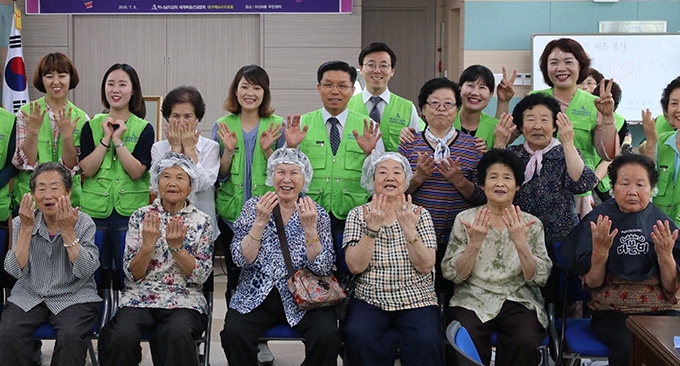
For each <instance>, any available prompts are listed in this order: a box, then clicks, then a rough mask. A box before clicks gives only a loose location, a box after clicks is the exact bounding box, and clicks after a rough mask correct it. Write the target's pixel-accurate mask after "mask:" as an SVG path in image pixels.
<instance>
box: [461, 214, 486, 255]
mask: <svg viewBox="0 0 680 366" xmlns="http://www.w3.org/2000/svg"><path fill="white" fill-rule="evenodd" d="M491 218H492V215H491V211H489V209H488V208H486V207H482V208H480V209H479V210H478V211H477V214H476V215H475V219H474V221H473V222H472V224H470V223H468V222H465V221H461V222H462V224H463V226H465V229H466V231H467V237H468V245H473V246H476V247H479V246H481V245H482V243H483V242H484V239H486V234H488V233H489V227H490V226H491Z"/></svg>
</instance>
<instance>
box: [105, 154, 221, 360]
mask: <svg viewBox="0 0 680 366" xmlns="http://www.w3.org/2000/svg"><path fill="white" fill-rule="evenodd" d="M196 177H197V173H196V167H195V166H194V164H193V162H192V161H191V159H189V158H188V157H187V156H186V155H183V154H178V153H175V152H170V153H167V154H166V155H165V156H163V158H162V159H161V160H159V161H158V162H156V163H155V164H154V165H153V166H152V168H151V189H153V190H156V191H157V192H158V195H159V197H158V198H156V200H155V201H154V203H153V204H151V205H149V206H146V207H142V208H140V209H138V210H136V211H135V212H134V213H133V214H132V216H131V217H130V224H129V229H128V233H127V237H126V240H125V254H124V258H123V271H124V272H125V277H126V278H125V289H124V290H123V293H122V296H121V300H120V303H121V307H120V308H119V309H118V312H117V313H116V315H115V316H114V317H113V319H111V320H110V321H109V322H108V323H107V324H106V326H105V327H104V328H103V329H102V331H101V336H100V338H99V353H100V355H101V359H102V364H103V365H138V364H139V362H140V361H141V359H142V354H141V350H142V349H141V346H140V344H139V342H140V340H141V338H142V336H143V335H146V334H148V335H149V340H150V342H151V355H152V357H153V361H154V364H156V365H191V364H196V362H197V360H198V355H197V353H196V345H195V339H197V338H198V337H200V336H201V334H202V333H203V332H204V331H205V329H206V326H207V302H206V299H205V297H204V296H203V292H202V289H203V283H204V282H205V281H206V280H207V279H208V276H209V275H210V272H211V271H212V256H213V244H212V243H213V240H212V235H213V232H212V231H213V228H212V225H211V223H210V222H211V221H210V218H209V217H208V215H206V214H205V213H203V212H201V211H199V210H198V209H197V208H196V206H194V204H193V203H192V202H191V201H190V200H188V199H187V197H188V196H189V194H190V193H191V191H192V190H193V189H195V187H196V180H197V178H196Z"/></svg>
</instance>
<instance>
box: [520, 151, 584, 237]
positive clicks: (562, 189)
mask: <svg viewBox="0 0 680 366" xmlns="http://www.w3.org/2000/svg"><path fill="white" fill-rule="evenodd" d="M508 150H510V151H512V152H513V153H514V154H515V155H517V157H519V159H520V160H521V161H522V164H524V165H526V164H527V163H528V162H529V159H531V156H530V155H529V153H528V152H527V151H526V149H524V146H523V145H517V146H509V147H508ZM596 184H597V177H596V176H595V173H593V171H592V170H590V168H588V167H587V166H584V167H583V173H581V178H580V179H579V180H578V182H574V181H572V180H571V178H570V177H569V174H568V173H567V162H566V160H565V159H564V149H563V148H562V145H559V146H556V147H554V148H552V149H551V150H550V151H548V152H547V153H546V154H545V155H544V156H543V168H542V169H541V174H540V175H534V178H533V179H531V180H530V181H529V182H528V183H525V184H524V185H522V187H521V188H520V190H519V191H518V192H517V195H516V196H515V204H516V205H518V206H519V207H520V208H521V209H522V211H525V212H528V213H530V214H532V215H534V216H536V217H538V218H539V219H540V220H541V222H542V223H543V226H544V227H545V242H546V243H550V242H551V241H554V240H561V239H563V238H564V237H565V236H567V234H569V231H571V229H572V228H573V227H574V226H576V224H578V215H577V214H576V203H575V200H574V195H575V194H581V193H586V192H589V191H590V190H591V189H593V187H595V185H596Z"/></svg>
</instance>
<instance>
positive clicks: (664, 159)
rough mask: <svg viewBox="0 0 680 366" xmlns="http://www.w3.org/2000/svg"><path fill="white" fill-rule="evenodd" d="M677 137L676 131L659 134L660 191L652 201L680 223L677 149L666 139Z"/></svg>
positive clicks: (657, 161) (658, 167)
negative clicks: (676, 169)
mask: <svg viewBox="0 0 680 366" xmlns="http://www.w3.org/2000/svg"><path fill="white" fill-rule="evenodd" d="M674 137H675V132H674V131H671V132H665V133H663V134H662V135H661V136H659V143H658V144H657V158H656V168H657V170H658V171H659V183H658V184H657V188H658V189H659V192H658V193H657V194H656V196H655V197H654V198H653V200H652V202H654V204H655V205H657V206H658V207H659V208H660V209H661V210H663V212H665V213H666V214H667V215H668V216H670V217H671V219H673V221H675V223H676V224H678V225H680V185H678V184H677V182H676V181H675V179H674V177H675V155H676V153H675V150H673V148H672V147H670V146H668V145H666V141H668V140H669V139H671V138H674Z"/></svg>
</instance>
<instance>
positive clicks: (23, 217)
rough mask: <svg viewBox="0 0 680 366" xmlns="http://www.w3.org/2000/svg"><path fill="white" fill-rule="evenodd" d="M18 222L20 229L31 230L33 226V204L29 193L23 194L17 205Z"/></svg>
mask: <svg viewBox="0 0 680 366" xmlns="http://www.w3.org/2000/svg"><path fill="white" fill-rule="evenodd" d="M19 220H20V222H21V227H29V228H33V225H34V224H35V202H33V196H32V195H31V194H30V193H25V194H24V196H23V197H22V198H21V204H20V205H19Z"/></svg>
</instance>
